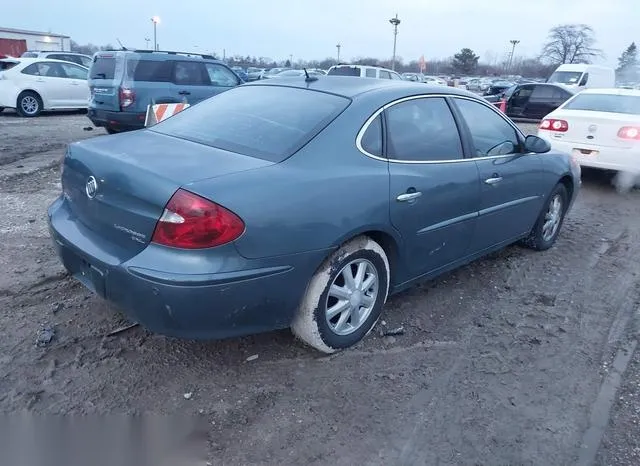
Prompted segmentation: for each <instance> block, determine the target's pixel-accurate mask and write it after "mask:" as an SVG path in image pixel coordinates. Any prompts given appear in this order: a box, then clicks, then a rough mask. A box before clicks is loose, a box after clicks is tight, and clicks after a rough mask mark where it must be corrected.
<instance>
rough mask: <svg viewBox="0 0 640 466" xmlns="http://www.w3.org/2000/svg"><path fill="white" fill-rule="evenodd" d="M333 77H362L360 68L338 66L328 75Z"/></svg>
mask: <svg viewBox="0 0 640 466" xmlns="http://www.w3.org/2000/svg"><path fill="white" fill-rule="evenodd" d="M327 74H329V75H331V76H360V68H358V67H357V66H336V67H335V68H331V69H330V70H329V72H328V73H327Z"/></svg>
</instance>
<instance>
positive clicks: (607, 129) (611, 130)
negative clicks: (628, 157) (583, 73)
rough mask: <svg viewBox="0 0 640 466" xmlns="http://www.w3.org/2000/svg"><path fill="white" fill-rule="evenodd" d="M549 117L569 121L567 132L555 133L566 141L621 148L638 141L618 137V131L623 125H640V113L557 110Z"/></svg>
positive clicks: (635, 143)
mask: <svg viewBox="0 0 640 466" xmlns="http://www.w3.org/2000/svg"><path fill="white" fill-rule="evenodd" d="M549 118H554V119H558V120H565V121H566V122H567V124H568V126H569V129H568V130H567V131H566V132H564V133H556V134H554V137H555V138H557V139H559V140H562V141H564V142H572V143H575V144H588V145H589V146H599V147H603V148H604V147H611V148H619V149H628V148H631V147H633V146H634V145H637V142H636V141H632V140H628V139H622V138H620V137H618V131H619V130H620V128H622V127H623V126H640V115H629V114H624V113H611V112H591V111H585V110H563V111H560V112H555V113H554V114H553V115H550V116H549Z"/></svg>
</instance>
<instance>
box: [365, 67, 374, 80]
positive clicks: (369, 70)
mask: <svg viewBox="0 0 640 466" xmlns="http://www.w3.org/2000/svg"><path fill="white" fill-rule="evenodd" d="M375 77H376V70H375V69H373V68H367V78H375Z"/></svg>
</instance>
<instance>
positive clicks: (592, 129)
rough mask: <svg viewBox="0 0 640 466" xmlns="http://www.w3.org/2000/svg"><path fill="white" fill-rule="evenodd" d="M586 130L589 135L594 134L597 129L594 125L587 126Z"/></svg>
mask: <svg viewBox="0 0 640 466" xmlns="http://www.w3.org/2000/svg"><path fill="white" fill-rule="evenodd" d="M588 129H589V132H590V133H595V132H596V130H597V129H598V127H597V126H596V125H589V128H588Z"/></svg>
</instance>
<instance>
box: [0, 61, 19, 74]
mask: <svg viewBox="0 0 640 466" xmlns="http://www.w3.org/2000/svg"><path fill="white" fill-rule="evenodd" d="M17 64H18V63H17V62H15V61H4V60H1V61H0V71H7V70H10V69H11V68H13V67H14V66H16V65H17Z"/></svg>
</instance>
